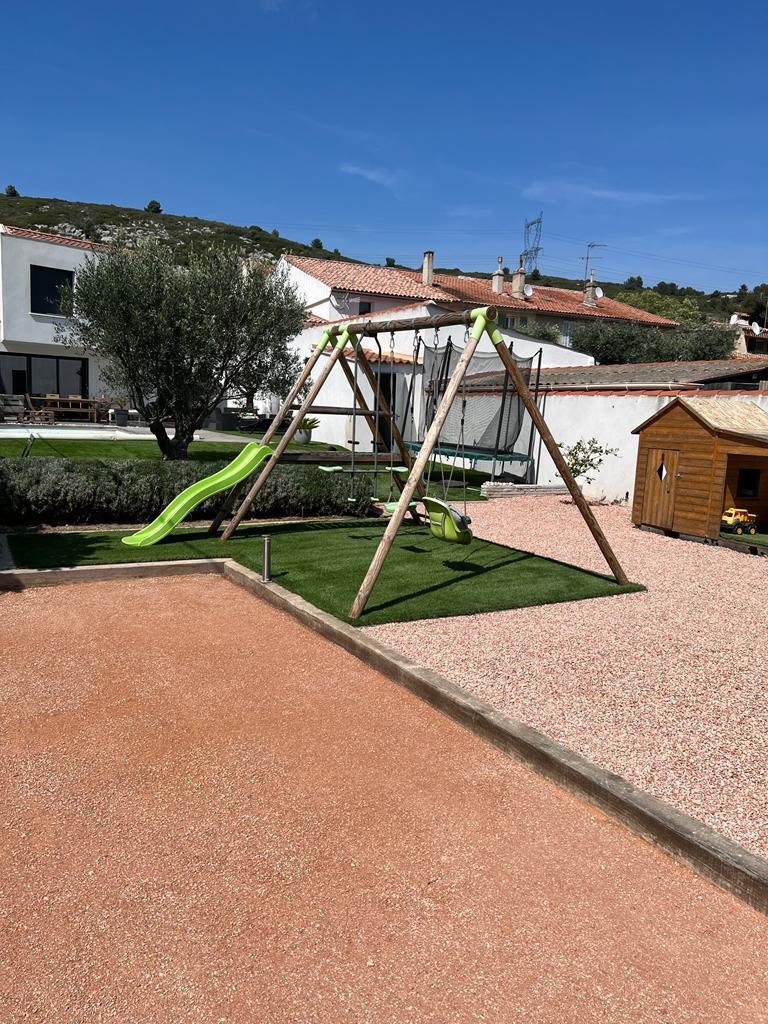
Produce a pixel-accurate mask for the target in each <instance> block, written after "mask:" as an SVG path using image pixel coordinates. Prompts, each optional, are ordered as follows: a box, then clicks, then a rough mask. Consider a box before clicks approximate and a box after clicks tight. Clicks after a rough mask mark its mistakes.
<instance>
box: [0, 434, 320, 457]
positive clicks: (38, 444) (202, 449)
mask: <svg viewBox="0 0 768 1024" xmlns="http://www.w3.org/2000/svg"><path fill="white" fill-rule="evenodd" d="M26 443H27V441H26V438H15V437H14V438H7V439H3V438H0V458H9V459H13V458H19V456H20V455H21V453H22V452H23V451H24V448H25V446H26ZM246 443H247V441H243V443H242V444H238V443H237V441H193V442H192V444H191V445H190V446H189V449H188V455H189V459H190V461H191V462H217V461H220V460H222V459H234V457H235V456H236V455H237V454H238V452H241V451H242V450H243V447H244V445H245V444H246ZM327 447H328V446H327V445H324V444H314V443H310V444H305V445H291V446H290V449H291V450H295V449H299V450H301V451H324V450H325V449H326V448H327ZM29 455H30V456H38V457H41V458H42V457H45V458H49V459H50V458H56V457H58V458H61V459H154V460H156V461H158V462H159V461H160V460H161V459H162V457H163V455H162V452H161V451H160V449H159V447H158V445H157V442H156V441H154V440H148V441H125V440H120V441H109V440H104V441H99V440H97V439H95V438H94V439H93V440H79V441H78V440H74V439H72V440H67V439H66V438H63V439H60V438H58V437H41V438H38V439H36V440H35V443H34V444H33V445H32V449H31V451H30V452H29Z"/></svg>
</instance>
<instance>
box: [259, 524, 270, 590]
mask: <svg viewBox="0 0 768 1024" xmlns="http://www.w3.org/2000/svg"><path fill="white" fill-rule="evenodd" d="M263 540H264V558H263V564H262V569H261V582H262V583H271V582H272V538H271V536H270V535H269V534H268V533H265V534H264V535H263Z"/></svg>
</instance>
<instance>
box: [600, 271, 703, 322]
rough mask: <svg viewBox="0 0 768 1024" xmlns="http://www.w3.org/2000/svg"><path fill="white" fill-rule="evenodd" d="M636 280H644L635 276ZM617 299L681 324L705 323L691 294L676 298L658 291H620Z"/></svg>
mask: <svg viewBox="0 0 768 1024" xmlns="http://www.w3.org/2000/svg"><path fill="white" fill-rule="evenodd" d="M629 280H632V278H629ZM635 280H637V281H642V278H635ZM625 283H626V282H625ZM616 299H617V301H618V302H625V303H626V304H627V305H628V306H634V307H635V309H645V310H647V312H649V313H655V314H656V316H663V317H665V318H666V319H667V320H676V321H677V322H678V323H679V324H686V325H688V326H693V325H695V324H702V323H704V321H705V319H706V317H705V316H704V314H703V313H702V311H701V309H700V307H699V305H698V303H696V302H695V301H694V300H693V299H692V298H691V297H690V295H686V296H684V297H683V298H675V297H673V296H671V295H661V294H660V293H659V292H657V291H651V290H635V291H626V292H619V294H618V295H617V296H616Z"/></svg>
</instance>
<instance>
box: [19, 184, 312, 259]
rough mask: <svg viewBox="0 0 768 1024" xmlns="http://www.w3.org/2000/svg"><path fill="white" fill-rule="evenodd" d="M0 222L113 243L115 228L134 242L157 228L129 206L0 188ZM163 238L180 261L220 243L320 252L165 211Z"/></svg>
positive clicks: (245, 249) (261, 250) (256, 230)
mask: <svg viewBox="0 0 768 1024" xmlns="http://www.w3.org/2000/svg"><path fill="white" fill-rule="evenodd" d="M0 224H14V225H16V226H18V227H20V228H33V229H37V230H39V231H51V232H53V233H54V234H64V235H75V236H78V237H85V238H90V239H92V240H93V241H95V242H109V240H110V239H112V238H114V237H115V233H116V232H121V233H123V234H124V235H125V237H126V239H127V240H128V241H129V242H131V243H132V242H133V241H134V240H137V239H138V238H140V237H144V236H145V235H147V234H148V233H151V232H152V231H153V230H156V227H157V214H156V213H151V212H149V211H148V210H141V209H135V208H131V207H127V206H112V205H106V204H102V203H82V202H77V203H75V202H69V201H68V200H66V199H55V198H53V199H46V198H38V197H36V196H10V195H7V194H4V193H3V191H2V187H1V186H0ZM163 239H164V241H165V242H166V243H167V244H168V245H170V246H171V248H172V249H173V250H174V251H175V253H176V258H177V260H178V261H179V262H180V263H185V262H186V261H187V259H188V258H189V254H190V253H191V252H193V251H195V250H199V249H202V248H206V247H207V246H209V245H211V244H216V243H227V244H228V245H231V246H233V247H234V248H236V249H237V250H238V252H240V254H241V255H243V256H247V255H250V254H251V253H255V254H268V255H269V256H270V257H272V258H275V259H276V258H277V257H279V256H280V254H281V253H284V252H292V253H296V254H298V255H309V254H311V255H313V256H317V250H315V249H312V248H311V247H310V246H309V245H307V244H306V243H305V242H297V241H294V240H293V239H290V238H283V237H281V235H280V232H279V231H278V229H277V228H275V229H274V231H265V230H264V229H263V228H260V227H259V226H258V225H257V224H252V225H251V226H250V227H244V226H243V225H239V224H225V223H224V222H222V221H216V220H203V219H202V218H200V217H184V216H179V215H177V214H174V213H164V214H163Z"/></svg>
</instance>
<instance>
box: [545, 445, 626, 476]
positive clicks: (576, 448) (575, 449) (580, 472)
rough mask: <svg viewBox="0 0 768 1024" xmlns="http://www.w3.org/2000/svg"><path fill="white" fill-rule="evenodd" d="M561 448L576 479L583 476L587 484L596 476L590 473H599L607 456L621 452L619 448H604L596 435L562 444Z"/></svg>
mask: <svg viewBox="0 0 768 1024" xmlns="http://www.w3.org/2000/svg"><path fill="white" fill-rule="evenodd" d="M559 448H560V449H561V450H562V453H563V456H564V458H565V461H566V462H567V463H568V466H569V468H570V470H571V472H572V473H573V475H574V476H575V477H576V479H577V480H578V479H579V478H580V477H581V478H582V479H583V480H584V482H585V483H587V484H591V483H592V482H593V480H594V479H595V478H594V476H592V475H590V474H593V473H597V471H598V470H599V469H600V467H601V466H602V464H603V462H605V459H606V457H607V456H609V455H618V454H619V450H618V448H604V447H603V445H601V444H598V441H597V438H596V437H590V438H589V440H588V441H582V440H579V441H576V443H575V444H570V445H567V444H561V445H559Z"/></svg>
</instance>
